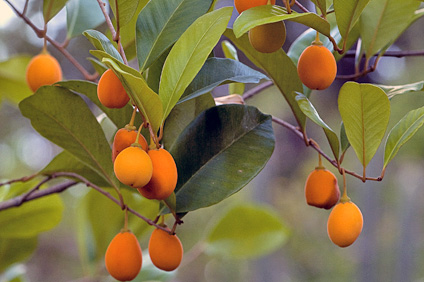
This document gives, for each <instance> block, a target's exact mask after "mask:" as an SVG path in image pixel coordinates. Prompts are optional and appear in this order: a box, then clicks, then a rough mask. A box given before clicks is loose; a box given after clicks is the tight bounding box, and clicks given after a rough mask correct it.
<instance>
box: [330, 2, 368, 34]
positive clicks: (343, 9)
mask: <svg viewBox="0 0 424 282" xmlns="http://www.w3.org/2000/svg"><path fill="white" fill-rule="evenodd" d="M369 1H370V0H334V11H335V13H336V19H337V26H338V28H339V31H340V34H341V36H342V37H343V39H344V40H346V39H347V36H348V34H349V32H350V30H351V29H352V28H353V26H354V25H355V24H356V22H357V21H358V20H359V17H360V15H361V13H362V11H363V10H364V8H365V6H366V5H367V4H368V2H369Z"/></svg>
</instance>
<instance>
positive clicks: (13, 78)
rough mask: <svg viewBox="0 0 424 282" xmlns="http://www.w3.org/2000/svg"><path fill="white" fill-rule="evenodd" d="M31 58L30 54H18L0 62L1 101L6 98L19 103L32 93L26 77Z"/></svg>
mask: <svg viewBox="0 0 424 282" xmlns="http://www.w3.org/2000/svg"><path fill="white" fill-rule="evenodd" d="M30 60H31V58H30V57H28V56H17V57H12V58H10V59H8V60H7V61H3V62H0V85H1V87H0V101H1V100H2V98H6V99H7V100H9V101H11V102H13V103H16V104H17V103H19V102H20V101H22V100H23V99H24V98H26V97H28V96H30V95H31V94H32V91H31V90H30V89H29V87H28V85H27V83H26V78H25V73H26V68H27V65H28V63H29V61H30Z"/></svg>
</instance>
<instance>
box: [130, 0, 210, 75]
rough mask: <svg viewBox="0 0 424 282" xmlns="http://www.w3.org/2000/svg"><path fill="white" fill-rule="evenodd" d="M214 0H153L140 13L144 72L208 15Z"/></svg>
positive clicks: (138, 32) (138, 29) (139, 39)
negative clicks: (199, 20)
mask: <svg viewBox="0 0 424 282" xmlns="http://www.w3.org/2000/svg"><path fill="white" fill-rule="evenodd" d="M211 3H212V0H203V1H197V0H172V1H163V0H151V1H149V2H148V3H147V5H146V7H144V9H143V10H142V11H141V12H140V14H139V16H138V20H137V26H136V43H137V44H136V45H137V57H138V63H139V66H140V70H141V71H144V70H145V69H147V68H148V67H149V66H150V65H151V64H152V63H153V62H154V61H155V60H156V59H157V58H159V56H160V55H161V54H162V53H163V52H164V51H165V50H166V49H168V48H169V47H170V46H171V45H172V44H173V43H174V42H175V41H177V39H178V38H179V37H180V36H181V35H182V34H183V32H184V31H185V30H186V29H187V28H188V27H189V26H190V25H191V24H192V23H193V22H194V21H195V20H196V19H197V18H198V17H200V16H201V15H203V14H204V13H206V12H207V11H208V9H209V7H210V6H211Z"/></svg>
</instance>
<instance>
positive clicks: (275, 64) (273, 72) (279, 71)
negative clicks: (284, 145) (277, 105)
mask: <svg viewBox="0 0 424 282" xmlns="http://www.w3.org/2000/svg"><path fill="white" fill-rule="evenodd" d="M224 35H225V36H226V37H227V38H228V39H230V40H231V42H233V44H234V45H236V47H237V48H238V49H239V50H240V51H242V52H243V53H244V54H245V55H246V56H247V58H248V59H249V60H251V61H252V62H253V63H254V64H255V65H256V66H258V67H259V68H261V69H263V70H264V71H265V72H266V73H267V74H268V76H269V77H270V78H271V79H272V80H273V82H274V84H275V85H276V86H277V87H278V89H279V90H280V92H281V94H283V96H284V98H285V99H286V101H287V103H288V104H289V106H290V108H291V109H292V111H293V114H294V117H295V118H296V121H297V123H298V125H299V126H300V128H302V130H303V129H304V128H305V122H306V116H305V114H304V113H303V112H302V111H301V110H300V108H299V105H298V104H297V102H296V99H295V97H294V95H293V91H297V92H302V89H303V86H302V82H301V81H300V79H299V76H298V75H297V69H296V66H295V65H294V64H293V62H292V61H291V59H290V58H289V57H288V56H287V55H286V53H284V51H283V50H279V51H277V52H274V53H271V54H264V53H260V52H258V51H256V50H255V49H254V48H253V47H252V46H251V45H250V42H249V39H248V37H247V35H244V36H242V37H240V38H236V37H235V36H234V33H233V31H232V30H230V29H227V31H226V32H225V33H224ZM281 66H284V68H283V67H281Z"/></svg>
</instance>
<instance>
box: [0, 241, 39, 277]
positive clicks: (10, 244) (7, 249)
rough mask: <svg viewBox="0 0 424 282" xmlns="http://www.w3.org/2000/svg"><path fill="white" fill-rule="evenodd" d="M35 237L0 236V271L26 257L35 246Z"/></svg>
mask: <svg viewBox="0 0 424 282" xmlns="http://www.w3.org/2000/svg"><path fill="white" fill-rule="evenodd" d="M37 241H38V240H37V237H30V238H1V240H0V273H2V272H3V271H4V270H6V269H7V268H8V267H9V266H11V265H12V264H14V263H17V262H21V261H23V260H25V259H27V258H28V257H29V256H31V254H32V253H33V252H34V251H35V249H36V248H37Z"/></svg>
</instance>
